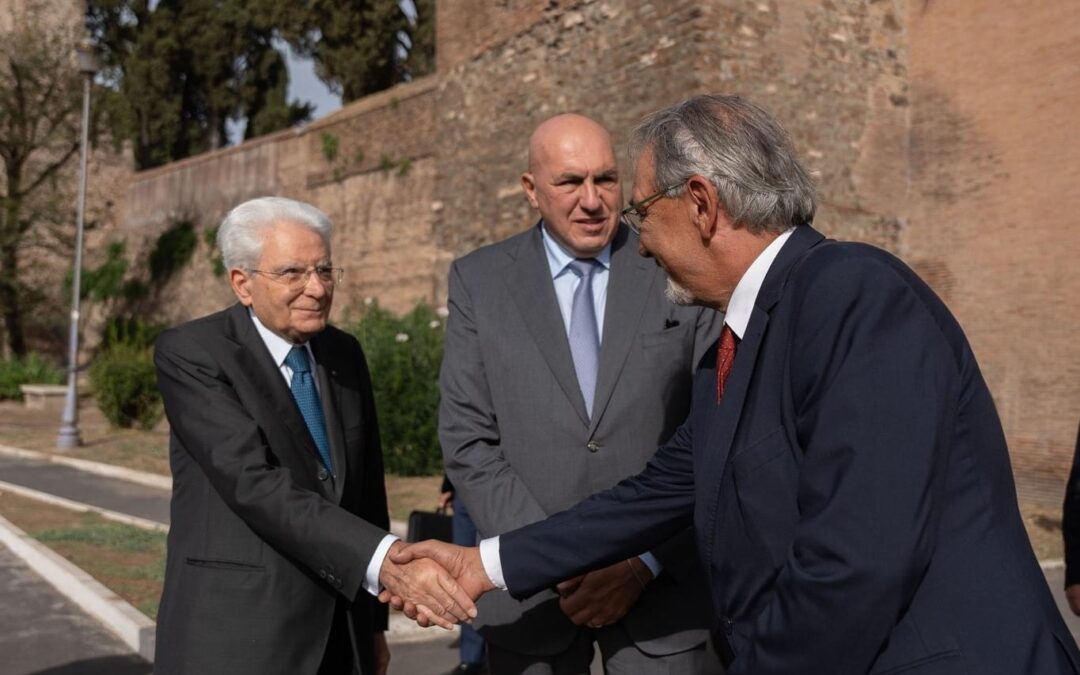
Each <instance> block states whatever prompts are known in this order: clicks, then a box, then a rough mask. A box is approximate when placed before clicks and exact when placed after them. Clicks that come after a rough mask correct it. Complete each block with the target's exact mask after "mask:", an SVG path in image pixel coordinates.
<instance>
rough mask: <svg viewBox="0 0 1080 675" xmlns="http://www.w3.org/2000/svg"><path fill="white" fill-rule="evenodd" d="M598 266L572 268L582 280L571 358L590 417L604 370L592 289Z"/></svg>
mask: <svg viewBox="0 0 1080 675" xmlns="http://www.w3.org/2000/svg"><path fill="white" fill-rule="evenodd" d="M598 266H599V263H597V262H596V261H595V260H593V259H592V258H578V259H576V260H572V261H571V262H570V264H569V265H568V267H569V268H570V269H572V270H573V271H574V274H577V275H578V276H579V277H581V281H580V282H578V285H577V288H576V289H575V290H574V304H573V305H572V306H571V309H570V355H571V356H572V357H573V359H574V371H575V372H576V373H577V379H578V386H579V387H581V396H582V397H583V398H584V399H585V412H587V413H588V414H589V417H590V418H591V417H592V406H593V396H594V395H595V394H596V374H597V371H598V370H599V369H600V331H599V330H598V329H597V326H596V308H595V306H594V304H593V290H592V280H593V273H594V272H596V269H597V267H598Z"/></svg>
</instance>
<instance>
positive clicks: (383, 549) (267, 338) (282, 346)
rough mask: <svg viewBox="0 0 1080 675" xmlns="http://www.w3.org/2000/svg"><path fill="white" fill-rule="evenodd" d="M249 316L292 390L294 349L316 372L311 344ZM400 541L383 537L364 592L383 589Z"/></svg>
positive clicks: (375, 592)
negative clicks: (389, 558)
mask: <svg viewBox="0 0 1080 675" xmlns="http://www.w3.org/2000/svg"><path fill="white" fill-rule="evenodd" d="M248 314H249V315H250V316H251V320H252V322H254V324H255V330H256V331H258V333H259V337H261V338H262V341H263V343H264V344H265V345H266V348H267V349H268V350H270V356H271V357H273V359H274V364H275V365H277V367H278V370H280V371H281V376H282V377H284V378H285V384H286V385H288V386H289V387H290V388H291V387H292V376H293V371H292V368H290V367H289V366H287V365H286V364H285V357H287V356H288V355H289V352H291V351H292V348H293V347H303V348H304V349H306V350H307V353H308V359H309V360H310V361H311V369H312V372H314V370H315V354H314V353H313V352H312V351H311V344H310V343H307V342H305V343H304V344H303V345H295V344H293V343H292V342H289V341H288V340H286V339H285V338H283V337H281V336H280V335H278V334H277V333H275V332H274V331H272V330H270V329H269V328H267V327H266V326H265V325H263V322H262V321H259V317H257V316H255V312H253V311H252V310H251V308H250V307H249V308H248ZM311 379H312V380H313V381H314V382H315V391H317V392H319V394H320V396H321V395H322V390H320V389H319V378H317V377H312V378H311ZM397 540H398V537H396V536H394V535H392V534H388V535H386V536H385V537H383V540H382V541H381V542H379V545H378V546H377V547H375V554H374V555H372V556H371V561H370V562H369V563H368V566H367V570H366V571H365V574H364V590H366V591H367V592H368V593H371V594H372V595H378V594H379V591H381V590H382V587H381V586H380V585H379V572H380V571H381V570H382V564H383V560H385V559H386V554H387V552H389V550H390V545H391V544H393V543H394V542H395V541H397Z"/></svg>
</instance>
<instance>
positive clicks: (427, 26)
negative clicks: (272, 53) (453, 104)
mask: <svg viewBox="0 0 1080 675" xmlns="http://www.w3.org/2000/svg"><path fill="white" fill-rule="evenodd" d="M266 2H267V4H268V5H269V6H270V8H271V9H270V12H271V16H272V17H273V18H272V19H271V20H272V21H273V22H274V24H275V25H276V26H278V27H279V28H281V30H282V35H283V37H284V38H285V39H286V40H288V41H289V44H290V45H291V46H292V48H293V49H294V50H296V52H297V53H299V54H301V55H303V56H309V57H311V58H313V59H314V60H315V73H316V75H318V76H319V79H321V80H322V81H323V82H325V83H326V85H327V86H328V87H330V89H332V90H333V91H336V92H338V93H340V94H341V97H342V100H343V101H344V102H346V103H348V102H349V101H353V100H356V99H358V98H360V97H362V96H366V95H368V94H371V93H374V92H376V91H382V90H384V89H387V88H389V87H391V86H393V85H394V84H397V83H398V82H405V81H407V80H410V79H413V78H414V77H418V76H420V75H423V74H426V73H428V72H431V71H432V70H433V69H434V68H433V66H434V59H433V57H434V44H435V42H434V2H433V1H432V0H420V1H419V2H415V3H414V5H415V6H416V8H417V10H418V12H419V15H418V18H417V21H416V22H415V23H411V22H410V21H409V18H408V16H407V15H406V14H405V12H404V10H402V8H401V3H400V2H399V1H398V0H353V1H352V2H340V1H339V0H310V1H309V2H303V3H300V2H286V1H284V0H266ZM413 52H417V56H416V57H414V58H410V56H411V55H412V53H413Z"/></svg>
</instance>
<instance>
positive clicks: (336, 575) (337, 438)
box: [154, 304, 389, 675]
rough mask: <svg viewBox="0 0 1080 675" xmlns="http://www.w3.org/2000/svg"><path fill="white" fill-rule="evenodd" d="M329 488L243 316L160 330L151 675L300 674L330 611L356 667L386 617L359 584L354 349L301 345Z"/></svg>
mask: <svg viewBox="0 0 1080 675" xmlns="http://www.w3.org/2000/svg"><path fill="white" fill-rule="evenodd" d="M311 348H312V351H313V352H314V353H315V360H316V372H315V375H316V377H317V378H318V380H319V387H320V392H321V398H322V401H323V409H324V412H325V414H326V428H327V432H328V435H329V440H330V448H331V451H332V454H333V462H334V467H335V470H336V472H337V474H338V475H337V478H336V479H335V478H332V477H330V476H328V475H327V472H326V471H324V470H323V469H322V465H321V464H320V462H319V460H318V458H317V451H316V448H315V442H314V441H313V440H312V438H311V434H310V433H309V432H308V430H307V426H306V425H305V423H304V419H303V417H302V416H301V414H300V410H299V408H297V406H296V403H295V401H294V399H293V397H292V393H291V392H290V391H289V387H288V385H287V384H286V383H285V379H284V378H283V377H282V376H281V373H280V371H279V370H278V368H277V366H276V364H275V363H274V361H273V359H272V358H271V357H270V352H269V351H268V350H267V349H266V345H265V343H263V341H262V339H261V338H260V337H259V335H258V333H257V332H256V329H255V326H254V324H253V323H252V321H251V318H250V317H249V315H248V311H247V309H246V308H245V307H243V306H241V305H239V304H237V305H234V306H233V307H231V308H230V309H227V310H225V311H222V312H218V313H216V314H211V315H210V316H207V317H203V318H202V319H198V320H195V321H191V322H188V323H186V324H183V325H182V326H178V327H176V328H173V329H171V330H168V331H166V332H165V333H163V334H162V335H161V337H160V338H158V341H157V346H156V349H155V354H154V360H155V362H156V364H157V370H158V384H159V387H160V389H161V394H162V397H163V398H164V400H165V413H166V414H167V415H168V417H169V425H170V427H171V432H172V433H171V439H170V443H169V463H170V465H171V467H172V474H173V496H172V527H171V529H170V530H169V542H168V557H167V562H166V568H165V587H164V592H163V594H162V598H161V607H160V610H159V612H158V631H157V655H156V659H155V663H154V670H155V672H157V673H159V674H166V673H237V674H248V673H250V674H251V675H267V674H271V673H313V672H315V671H316V670H317V669H318V666H319V662H320V659H321V658H322V656H323V653H324V652H325V649H326V644H327V639H328V637H329V635H330V631H331V626H332V622H333V620H334V613H335V608H336V607H337V606H338V605H339V604H344V605H345V607H346V609H347V612H346V614H347V622H348V627H347V630H348V633H349V635H350V636H351V638H352V640H353V644H354V647H355V648H356V653H357V655H358V657H359V660H360V662H361V663H360V665H361V667H364V668H370V664H371V656H372V655H371V643H372V641H371V634H372V632H374V631H381V630H385V629H386V622H387V617H386V608H385V607H384V606H380V605H379V604H378V603H377V602H376V601H375V599H374V598H373V597H371V595H370V594H368V593H367V592H366V591H364V590H363V589H362V584H363V579H364V574H365V572H366V568H367V564H368V561H370V560H371V557H372V555H373V554H374V552H375V549H376V547H377V546H378V544H379V542H380V541H382V538H383V537H384V536H385V535H386V528H387V527H388V525H389V517H388V515H387V510H386V490H385V487H384V485H383V467H382V453H381V451H380V445H379V431H378V425H377V422H376V418H375V404H374V401H373V399H372V396H371V379H370V376H369V374H368V369H367V364H366V362H365V360H364V354H363V352H362V351H361V350H360V345H359V344H358V343H357V341H356V339H355V338H353V337H352V336H351V335H348V334H346V333H343V332H342V331H339V330H337V329H336V328H333V327H327V328H326V330H324V331H323V332H322V333H320V334H319V335H317V336H316V337H315V338H313V339H312V341H311Z"/></svg>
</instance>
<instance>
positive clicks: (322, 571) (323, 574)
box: [319, 570, 326, 579]
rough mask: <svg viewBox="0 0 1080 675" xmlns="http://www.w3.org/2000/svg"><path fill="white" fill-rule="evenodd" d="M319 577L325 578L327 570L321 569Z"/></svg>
mask: <svg viewBox="0 0 1080 675" xmlns="http://www.w3.org/2000/svg"><path fill="white" fill-rule="evenodd" d="M319 578H320V579H325V578H326V570H319Z"/></svg>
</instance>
